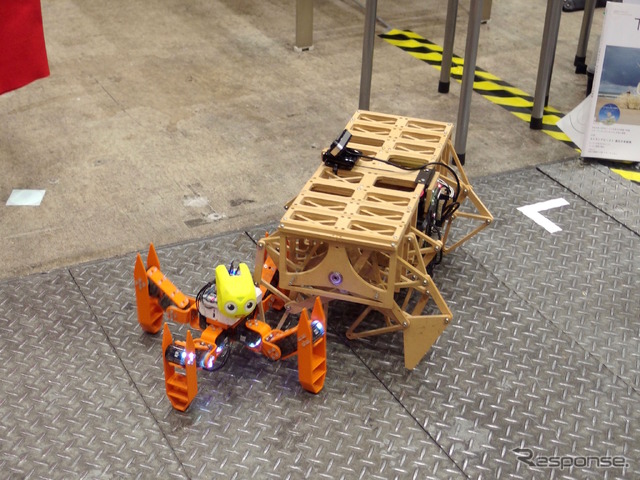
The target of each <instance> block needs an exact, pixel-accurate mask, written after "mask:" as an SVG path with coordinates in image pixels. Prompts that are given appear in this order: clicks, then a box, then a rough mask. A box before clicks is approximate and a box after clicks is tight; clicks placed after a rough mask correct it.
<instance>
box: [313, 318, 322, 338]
mask: <svg viewBox="0 0 640 480" xmlns="http://www.w3.org/2000/svg"><path fill="white" fill-rule="evenodd" d="M311 329H312V330H313V331H314V333H315V332H318V333H319V335H324V325H322V322H321V321H320V320H313V321H312V322H311Z"/></svg>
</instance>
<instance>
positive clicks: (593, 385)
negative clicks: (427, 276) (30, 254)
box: [0, 163, 640, 479]
mask: <svg viewBox="0 0 640 480" xmlns="http://www.w3.org/2000/svg"><path fill="white" fill-rule="evenodd" d="M580 168H581V169H582V171H581V172H580V173H579V174H578V173H575V172H573V171H572V165H570V164H569V163H564V164H557V165H551V166H546V167H541V168H540V170H536V169H530V170H524V171H521V172H517V173H510V174H508V175H502V176H498V177H491V178H485V179H481V180H479V181H476V182H475V184H474V187H475V190H476V191H477V192H478V194H479V195H480V197H481V198H482V199H483V201H484V202H485V203H486V205H487V207H488V208H489V210H490V211H491V212H492V213H493V215H494V216H495V218H496V220H495V223H494V225H492V226H491V227H490V228H488V229H486V230H484V231H483V232H481V234H480V235H478V236H477V237H475V238H474V239H472V240H471V241H470V242H468V243H467V244H465V246H464V247H462V248H461V249H459V250H457V251H456V252H454V253H453V254H452V255H451V256H449V257H447V258H445V260H444V262H443V264H442V265H440V266H439V267H437V269H436V271H435V281H436V284H437V285H438V287H439V288H440V289H441V291H442V293H443V296H444V298H445V299H446V301H447V303H448V305H449V306H450V308H451V310H452V311H453V313H454V321H453V322H452V324H451V325H450V327H449V328H448V329H447V330H446V331H445V332H444V334H443V335H442V336H441V337H440V338H439V339H438V341H437V342H436V344H435V345H434V347H433V348H432V350H431V351H430V352H429V354H428V355H427V357H426V358H425V359H423V360H422V361H421V362H420V363H419V364H418V366H417V368H415V369H414V370H413V371H407V370H405V369H404V359H403V354H402V337H401V335H391V336H380V337H374V338H370V339H366V340H360V341H353V342H349V341H347V340H346V339H345V337H344V331H345V329H346V326H347V325H348V323H349V319H351V318H353V315H356V314H357V313H358V310H357V308H356V307H354V306H353V305H348V304H343V303H339V302H334V303H333V304H331V307H330V310H329V334H328V336H329V345H328V368H329V371H328V374H327V381H326V384H325V388H324V389H323V391H322V392H321V393H320V394H318V395H311V394H309V393H307V392H305V391H304V390H303V389H302V388H301V387H300V386H299V384H298V380H297V370H296V364H295V360H294V361H289V362H287V361H284V362H280V363H270V362H269V361H267V360H266V359H263V358H260V357H257V356H254V355H253V354H251V353H249V352H245V351H242V350H236V351H235V352H234V354H233V356H232V357H231V359H230V361H229V363H228V364H227V366H226V367H225V368H224V369H222V370H220V371H218V372H215V373H209V374H206V372H201V373H203V374H201V375H200V376H199V382H200V389H199V394H198V396H197V397H196V399H195V401H194V403H193V404H192V405H191V407H190V408H189V410H188V411H187V412H185V413H180V412H177V411H174V410H173V409H172V408H171V406H170V404H169V402H168V400H167V399H166V396H165V393H164V379H163V373H162V362H161V358H160V355H159V352H160V350H161V339H160V336H159V335H158V336H151V335H147V334H144V333H142V332H141V331H140V329H139V328H138V325H137V321H136V317H135V315H136V313H135V298H134V293H133V280H132V269H133V260H134V255H133V254H132V255H127V256H124V257H121V258H114V259H107V260H104V261H101V262H96V263H91V264H85V265H79V266H74V267H71V268H69V269H66V270H58V271H55V272H51V273H48V274H43V275H35V276H30V277H26V278H20V279H14V280H9V281H5V282H2V283H0V386H1V387H2V390H1V391H2V396H0V471H1V472H3V473H4V474H5V475H0V476H1V477H3V478H4V476H8V477H9V478H20V479H22V478H70V477H73V478H194V479H195V478H249V477H254V478H290V479H297V478H314V479H315V478H326V479H333V478H337V479H340V478H345V479H347V478H367V479H369V478H373V479H388V478H402V479H404V478H415V479H425V478H427V479H441V478H452V479H457V478H474V479H475V478H487V479H498V478H499V479H507V478H508V479H528V478H558V479H560V478H562V479H584V478H593V479H596V478H608V479H616V478H629V479H631V478H638V476H639V475H640V412H639V411H638V408H637V405H638V400H640V394H639V391H640V290H639V289H638V279H639V278H640V257H639V256H637V255H636V256H635V258H634V255H633V253H634V251H636V250H638V247H640V239H639V237H638V229H637V226H638V223H637V221H638V209H637V206H638V205H640V202H639V200H640V194H639V193H638V192H637V191H636V190H634V189H633V188H628V189H625V187H624V185H622V186H616V189H614V190H616V191H619V192H622V193H620V194H619V195H604V196H603V195H602V191H601V188H602V183H603V182H604V178H605V176H606V175H607V173H608V172H607V171H605V170H600V169H598V167H597V166H595V165H581V166H580ZM610 181H613V180H607V182H610ZM610 185H611V184H610ZM617 189H621V190H617ZM607 191H608V190H607ZM560 197H561V198H564V199H565V200H567V201H568V203H569V205H568V206H565V207H561V208H558V209H554V210H549V211H547V212H544V214H545V216H546V217H547V218H549V219H550V220H551V221H553V222H554V223H556V224H557V225H558V226H560V227H561V228H562V231H561V232H557V233H554V234H550V233H548V232H547V231H545V230H544V229H543V228H542V227H540V226H539V225H537V224H535V223H534V222H533V221H532V220H530V219H529V218H527V217H525V216H524V215H523V214H522V213H520V212H519V211H518V210H517V207H519V206H524V205H528V204H533V203H536V202H540V201H544V200H549V199H554V198H560ZM268 228H269V226H262V227H256V228H255V229H254V230H253V231H252V232H250V233H251V234H252V235H253V236H254V237H255V238H257V237H260V236H261V235H262V234H263V233H264V231H265V230H266V229H268ZM158 253H159V256H160V261H161V263H162V266H163V271H164V272H165V273H166V274H167V276H169V277H170V278H171V279H172V280H173V281H174V283H175V284H176V285H178V286H180V287H181V288H182V289H183V290H184V291H185V292H194V291H197V289H199V288H200V286H201V285H202V283H203V282H204V281H206V280H207V279H209V278H210V277H211V276H212V271H213V267H214V266H215V265H216V264H217V263H218V262H225V263H227V262H228V261H230V260H231V259H235V260H239V261H246V262H247V263H249V264H252V262H253V255H254V245H253V243H252V242H251V240H250V239H249V238H248V237H247V236H246V235H245V234H244V233H241V232H240V233H233V234H229V235H223V236H218V237H215V238H210V239H205V240H202V241H198V242H191V243H185V244H179V245H173V246H168V247H164V248H159V249H158ZM172 331H174V332H175V333H176V334H177V335H180V336H183V335H184V330H180V329H179V328H178V327H176V326H172ZM516 448H522V449H529V450H530V451H531V452H532V455H533V457H534V458H535V459H536V460H539V459H541V458H542V459H547V461H549V459H550V458H551V457H555V458H561V459H564V460H571V462H572V463H571V465H564V466H563V467H562V468H560V467H554V468H551V467H548V466H544V464H542V463H540V462H539V461H538V463H537V464H536V465H533V466H531V465H528V464H526V463H525V462H523V461H520V460H518V458H519V455H516V453H515V452H514V451H513V450H514V449H516ZM586 457H593V458H595V457H616V458H623V459H624V463H625V464H626V465H627V466H626V467H609V468H604V467H603V466H601V467H600V468H598V467H597V466H596V465H595V464H594V463H593V461H590V462H591V463H589V464H585V465H586V466H585V465H582V464H580V461H582V460H580V459H586ZM520 458H522V457H521V456H520ZM585 461H586V460H585Z"/></svg>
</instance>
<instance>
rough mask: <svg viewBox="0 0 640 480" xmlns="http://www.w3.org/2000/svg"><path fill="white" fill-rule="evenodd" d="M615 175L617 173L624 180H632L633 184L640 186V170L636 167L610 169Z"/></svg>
mask: <svg viewBox="0 0 640 480" xmlns="http://www.w3.org/2000/svg"><path fill="white" fill-rule="evenodd" d="M609 169H610V170H611V171H612V172H613V173H617V174H618V175H620V176H621V177H622V178H626V179H627V180H631V181H632V182H633V183H635V184H637V185H640V170H638V169H637V168H636V167H631V166H623V167H619V168H614V167H609Z"/></svg>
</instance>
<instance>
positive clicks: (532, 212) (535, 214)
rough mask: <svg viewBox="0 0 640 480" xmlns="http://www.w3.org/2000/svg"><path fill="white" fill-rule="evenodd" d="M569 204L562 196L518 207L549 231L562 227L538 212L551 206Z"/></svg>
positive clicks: (559, 229)
mask: <svg viewBox="0 0 640 480" xmlns="http://www.w3.org/2000/svg"><path fill="white" fill-rule="evenodd" d="M565 205H569V202H567V201H566V200H565V199H564V198H555V199H553V200H547V201H546V202H540V203H534V204H533V205H525V206H524V207H518V210H520V211H521V212H522V213H524V214H525V215H526V216H527V217H529V218H530V219H531V220H533V221H534V222H536V223H537V224H538V225H540V226H541V227H543V228H544V229H545V230H547V231H548V232H550V233H555V232H559V231H561V230H562V229H561V228H560V227H559V226H558V225H556V224H555V223H553V222H552V221H551V220H549V219H548V218H545V217H544V216H542V215H541V214H540V212H542V211H543V210H551V209H552V208H557V207H564V206H565Z"/></svg>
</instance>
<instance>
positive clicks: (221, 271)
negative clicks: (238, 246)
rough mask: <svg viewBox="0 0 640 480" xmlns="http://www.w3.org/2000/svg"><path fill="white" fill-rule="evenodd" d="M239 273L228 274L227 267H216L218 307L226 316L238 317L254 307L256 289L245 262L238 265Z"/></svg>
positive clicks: (248, 312) (246, 313)
mask: <svg viewBox="0 0 640 480" xmlns="http://www.w3.org/2000/svg"><path fill="white" fill-rule="evenodd" d="M238 269H239V272H240V273H239V274H237V275H229V271H228V270H227V267H225V266H224V265H218V266H217V267H216V290H217V295H218V309H219V310H220V313H222V314H223V315H225V316H227V317H234V318H240V317H244V316H247V315H249V314H250V313H251V312H253V311H254V310H255V308H256V304H257V300H256V289H255V286H254V285H253V279H252V277H251V271H250V270H249V267H247V265H246V264H245V263H241V264H240V265H238Z"/></svg>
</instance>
